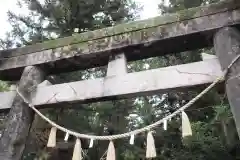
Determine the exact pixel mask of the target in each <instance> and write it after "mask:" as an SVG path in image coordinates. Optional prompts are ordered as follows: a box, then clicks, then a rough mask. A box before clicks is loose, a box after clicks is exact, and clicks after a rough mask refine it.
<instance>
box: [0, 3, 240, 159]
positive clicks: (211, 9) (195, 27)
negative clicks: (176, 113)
mask: <svg viewBox="0 0 240 160" xmlns="http://www.w3.org/2000/svg"><path fill="white" fill-rule="evenodd" d="M239 27H240V1H239V0H230V1H226V2H225V1H222V2H219V3H216V4H211V5H208V6H203V7H198V8H191V9H188V10H184V11H180V12H177V13H173V14H169V15H165V16H160V17H155V18H151V19H147V20H142V21H136V22H130V23H126V24H120V25H117V26H114V27H108V28H104V29H99V30H95V31H89V32H85V33H81V34H77V35H73V36H71V37H65V38H60V39H56V40H51V41H46V42H43V43H38V44H35V45H31V46H26V47H22V48H15V49H11V50H3V51H0V78H1V80H8V81H13V80H14V81H16V80H17V81H18V80H19V86H18V87H19V90H20V91H21V92H22V93H23V94H24V96H25V97H27V98H28V99H29V100H30V101H31V102H32V103H33V104H34V105H35V106H37V107H38V109H41V108H46V107H56V106H57V105H60V104H64V103H65V102H71V103H74V102H81V103H86V102H88V103H89V102H95V101H103V100H113V99H122V98H129V97H135V96H139V95H146V94H148V95H149V94H154V93H163V92H166V91H170V90H177V89H182V88H190V87H194V86H200V85H204V84H208V83H211V82H213V81H214V80H215V78H216V77H218V76H221V75H222V74H223V72H222V71H223V70H225V69H226V67H227V66H228V65H229V64H230V63H231V61H232V60H233V59H234V58H235V57H236V56H237V55H239V53H240V48H239V47H240V32H239ZM212 46H214V48H215V52H216V58H211V59H207V60H203V61H200V62H195V63H190V64H182V65H177V66H170V67H166V68H159V69H153V70H147V71H141V72H136V73H127V69H126V66H127V62H128V61H135V60H140V59H145V58H149V57H155V56H162V55H166V54H171V53H176V52H183V51H188V50H194V49H200V48H204V47H212ZM104 65H108V70H107V76H106V77H103V78H98V79H93V80H84V81H77V82H71V83H65V84H57V85H48V86H42V85H38V84H40V83H41V82H42V81H43V80H44V79H45V77H46V76H47V75H50V74H58V73H63V72H70V71H75V70H82V69H88V68H92V67H97V66H104ZM239 71H240V62H239V61H238V62H237V63H236V64H235V65H234V67H232V68H231V69H230V74H229V75H228V76H227V78H226V80H225V82H226V83H225V87H226V92H227V96H228V100H229V102H230V105H231V109H232V112H233V115H234V119H235V123H236V127H237V131H238V135H239V136H240V108H239V105H240V99H239V97H240V80H239V77H238V75H239ZM189 73H195V74H189ZM196 73H197V74H196ZM53 96H55V98H53V99H50V98H51V97H53ZM0 100H1V102H0V109H1V110H2V111H3V110H10V112H9V117H8V119H7V124H6V127H5V129H4V132H3V134H2V137H1V140H0V159H4V160H20V158H21V156H22V153H23V150H24V148H25V143H26V139H27V136H28V134H29V129H30V127H31V124H32V121H33V117H34V113H33V111H32V110H31V109H30V108H29V107H28V106H27V104H25V103H24V102H23V100H22V99H21V98H20V97H19V96H18V95H16V92H15V91H9V92H2V93H0ZM54 104H57V105H54Z"/></svg>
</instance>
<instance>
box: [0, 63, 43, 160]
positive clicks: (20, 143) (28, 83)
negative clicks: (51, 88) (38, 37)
mask: <svg viewBox="0 0 240 160" xmlns="http://www.w3.org/2000/svg"><path fill="white" fill-rule="evenodd" d="M44 78H45V74H44V72H43V71H42V70H41V69H40V68H38V67H36V66H28V67H26V68H25V69H24V71H23V74H22V77H21V79H20V82H19V85H18V89H19V91H20V92H21V93H22V94H23V95H24V96H25V97H26V98H27V99H29V100H31V97H32V96H34V95H33V93H34V91H35V88H36V87H37V85H38V84H39V83H41V82H42V81H43V80H44ZM33 119H34V112H33V110H32V109H31V108H29V106H28V105H27V104H26V103H25V102H24V101H23V99H22V98H21V97H20V96H19V95H16V97H15V98H14V100H13V104H12V106H11V110H10V112H9V115H8V118H7V121H6V124H5V129H4V131H3V134H2V137H1V139H0V160H21V159H22V155H23V151H24V149H25V144H26V142H27V137H28V134H29V131H30V128H31V125H32V122H33Z"/></svg>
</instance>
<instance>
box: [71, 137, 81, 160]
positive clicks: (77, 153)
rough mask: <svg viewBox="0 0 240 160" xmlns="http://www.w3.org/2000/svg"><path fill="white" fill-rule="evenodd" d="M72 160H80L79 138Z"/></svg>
mask: <svg viewBox="0 0 240 160" xmlns="http://www.w3.org/2000/svg"><path fill="white" fill-rule="evenodd" d="M72 160H82V145H81V141H80V139H79V138H77V140H76V143H75V146H74V150H73V156H72Z"/></svg>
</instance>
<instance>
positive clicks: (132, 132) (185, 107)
mask: <svg viewBox="0 0 240 160" xmlns="http://www.w3.org/2000/svg"><path fill="white" fill-rule="evenodd" d="M239 58H240V55H238V56H237V57H235V58H234V59H233V61H232V62H231V63H230V65H229V66H228V67H227V68H226V70H225V71H224V72H223V75H222V76H220V77H218V78H217V79H216V80H215V81H214V82H213V83H212V84H211V85H209V86H208V87H207V88H206V89H204V90H203V91H202V92H201V93H200V94H198V95H197V96H196V97H195V98H193V99H192V100H190V101H189V102H188V103H187V104H185V105H184V106H183V107H181V108H179V109H178V110H176V111H175V112H173V113H172V114H170V115H168V116H166V117H165V118H163V119H161V120H159V121H157V122H155V123H153V124H151V125H148V126H145V127H143V128H140V129H136V130H134V131H131V132H127V133H123V134H116V135H109V136H95V135H87V134H81V133H78V132H75V131H71V130H69V129H67V128H64V127H62V126H60V125H58V124H56V123H55V122H53V121H51V120H50V119H49V118H47V117H46V116H44V115H43V114H42V113H41V112H40V111H38V110H37V109H36V108H35V106H34V105H33V104H32V103H31V102H29V101H28V100H27V99H26V98H25V97H24V96H23V95H22V94H21V93H20V92H19V90H18V88H17V90H16V91H17V93H18V95H19V96H20V97H21V98H22V99H23V100H24V102H25V103H27V104H28V105H29V107H30V108H32V109H33V110H34V111H35V112H36V113H37V114H38V115H39V116H40V117H41V118H42V119H44V120H45V121H47V122H48V123H49V124H51V125H52V126H53V127H56V128H57V129H58V130H61V131H63V132H65V133H68V134H69V135H73V136H75V137H77V138H81V139H92V140H110V141H111V140H115V139H120V138H126V137H130V136H131V135H137V134H139V133H142V132H145V131H149V130H151V129H152V128H155V127H157V126H158V125H160V124H162V123H163V122H164V121H166V120H169V119H171V118H172V117H174V116H176V115H177V114H179V113H181V112H182V111H184V110H185V109H187V108H189V107H190V106H191V105H192V104H194V103H195V102H196V101H197V100H199V99H200V98H201V97H202V96H204V95H205V94H206V93H207V92H208V91H209V90H211V89H212V88H213V87H214V86H215V85H216V84H217V83H219V82H221V81H223V80H224V79H225V77H226V75H227V73H228V71H229V69H230V68H231V67H232V65H233V64H234V63H235V62H236V61H237V60H238V59H239Z"/></svg>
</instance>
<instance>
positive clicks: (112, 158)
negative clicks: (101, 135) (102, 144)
mask: <svg viewBox="0 0 240 160" xmlns="http://www.w3.org/2000/svg"><path fill="white" fill-rule="evenodd" d="M115 156H116V155H115V147H114V144H113V142H112V141H110V143H109V146H108V152H107V158H106V160H115V159H116V157H115Z"/></svg>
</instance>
